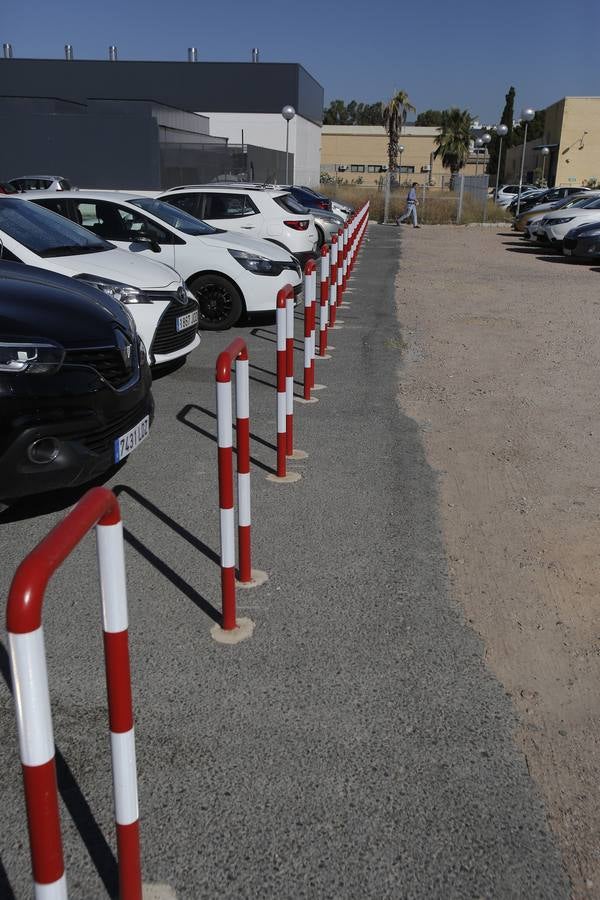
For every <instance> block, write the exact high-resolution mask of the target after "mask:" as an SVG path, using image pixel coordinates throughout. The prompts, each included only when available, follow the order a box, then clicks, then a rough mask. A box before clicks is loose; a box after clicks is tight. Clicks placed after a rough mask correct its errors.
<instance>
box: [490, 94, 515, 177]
mask: <svg viewBox="0 0 600 900" xmlns="http://www.w3.org/2000/svg"><path fill="white" fill-rule="evenodd" d="M514 117H515V89H514V87H510V88H509V89H508V93H507V94H506V96H505V97H504V109H503V110H502V115H501V116H500V122H499V123H498V124H501V125H506V127H507V128H508V132H507V135H506V137H505V138H504V140H503V142H502V159H501V161H500V181H499V184H503V183H504V161H505V159H506V150H507V149H508V148H509V147H512V146H513V119H514ZM499 149H500V138H499V137H498V135H497V134H496V132H495V131H494V132H493V134H492V140H491V142H490V146H489V154H490V157H489V161H488V167H487V170H488V173H490V174H493V175H495V174H496V172H497V170H498V153H499Z"/></svg>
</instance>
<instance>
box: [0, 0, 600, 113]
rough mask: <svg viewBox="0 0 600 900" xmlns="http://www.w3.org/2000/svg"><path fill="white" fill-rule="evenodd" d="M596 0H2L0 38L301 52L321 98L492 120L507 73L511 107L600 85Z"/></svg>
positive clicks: (220, 55) (151, 49) (169, 54)
mask: <svg viewBox="0 0 600 900" xmlns="http://www.w3.org/2000/svg"><path fill="white" fill-rule="evenodd" d="M598 34H600V3H599V2H598V0H571V2H568V0H560V2H558V0H545V2H540V0H535V2H516V0H505V2H504V3H494V4H493V5H492V4H490V3H489V2H482V0H480V2H479V3H477V2H473V0H471V2H468V3H467V2H466V0H455V2H454V3H441V2H439V0H429V2H425V3H418V2H411V3H400V2H398V0H396V2H391V0H370V2H365V0H360V2H359V0H346V2H344V0H337V2H331V0H324V2H318V3H317V2H313V0H302V2H299V0H297V2H295V3H294V4H293V5H292V4H290V3H282V2H281V0H279V2H275V0H254V2H248V0H246V2H240V0H230V2H222V3H201V2H197V0H196V2H190V0H170V2H168V3H164V2H162V3H154V2H152V0H144V2H142V0H101V2H99V3H97V2H91V0H87V2H86V0H56V2H54V3H49V2H47V0H37V2H32V0H19V2H17V0H3V2H2V4H1V7H0V41H2V42H5V41H9V42H11V43H12V44H13V46H14V53H15V56H21V57H43V58H52V57H55V58H58V57H61V56H62V55H63V46H64V44H65V43H71V44H73V46H74V48H75V55H76V56H77V57H79V58H88V59H94V58H96V59H101V58H105V57H106V56H107V48H108V45H109V44H113V43H114V44H116V45H117V46H118V48H119V57H120V58H121V59H185V58H186V56H187V48H188V47H189V46H196V47H198V53H199V58H200V59H205V60H211V61H213V60H223V61H229V60H246V59H249V58H250V51H251V48H252V47H259V48H260V52H261V60H263V61H265V62H266V61H270V62H280V61H283V62H299V63H302V65H304V66H305V68H306V69H308V71H309V72H310V73H311V74H312V75H314V76H315V78H316V79H317V80H318V81H320V83H321V84H322V85H323V87H324V89H325V98H326V102H328V101H329V100H332V99H335V98H337V97H340V98H342V99H344V100H346V101H348V100H351V99H356V100H363V101H366V102H374V101H376V100H380V99H385V98H387V97H388V96H389V95H390V94H392V93H393V92H394V90H395V89H397V88H401V89H403V90H405V91H407V93H408V94H409V96H410V98H411V99H412V101H413V103H414V105H415V106H416V107H417V109H418V110H424V109H427V108H438V109H439V108H445V107H447V106H451V105H456V106H460V107H463V108H467V109H469V110H470V111H471V113H472V114H473V115H477V116H479V117H480V119H481V121H483V122H495V121H496V120H497V119H498V118H499V116H500V113H501V111H502V107H503V105H504V95H505V93H506V91H507V89H508V87H509V86H510V85H511V84H514V85H515V87H516V89H517V100H516V104H515V110H516V111H517V112H518V110H519V109H520V108H521V106H523V105H525V106H533V107H534V108H542V107H544V106H547V105H548V104H549V103H552V102H553V101H555V100H558V99H560V97H563V96H565V95H581V96H600V66H599V65H598V62H597V58H598V49H597V45H598Z"/></svg>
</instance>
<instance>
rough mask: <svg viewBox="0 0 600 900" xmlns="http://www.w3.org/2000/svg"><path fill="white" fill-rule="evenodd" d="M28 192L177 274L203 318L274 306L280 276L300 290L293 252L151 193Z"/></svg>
mask: <svg viewBox="0 0 600 900" xmlns="http://www.w3.org/2000/svg"><path fill="white" fill-rule="evenodd" d="M27 199H28V200H31V201H33V202H34V203H37V204H39V205H40V206H44V207H46V209H51V210H53V211H54V212H58V213H60V214H61V215H64V216H66V217H67V218H69V219H71V220H73V221H74V222H79V223H81V224H82V225H83V226H84V227H85V228H87V229H88V230H89V231H91V232H93V233H94V234H96V235H98V236H99V237H102V238H105V239H106V240H109V241H111V243H113V244H115V245H116V246H117V247H120V248H122V249H124V250H130V251H132V252H133V253H136V254H138V255H139V256H148V257H150V258H153V259H159V260H161V261H162V262H166V263H168V265H170V266H173V268H175V269H176V270H177V271H178V272H179V274H180V275H181V276H182V278H183V279H184V281H185V282H186V285H187V287H188V289H189V290H190V291H191V292H192V294H193V295H194V297H195V298H196V300H197V301H198V305H199V316H200V325H201V327H203V328H206V329H209V330H216V329H223V328H229V327H230V326H231V325H234V324H235V323H236V322H237V321H238V320H239V318H240V316H241V315H242V314H243V313H244V312H249V313H254V312H273V311H274V310H275V308H276V305H277V293H278V291H279V289H280V288H282V287H283V286H284V285H285V284H288V283H289V284H291V285H292V286H293V287H294V290H295V292H296V295H298V294H299V293H300V292H301V290H302V273H301V271H300V265H299V263H298V261H297V260H296V259H294V257H293V256H292V255H291V254H290V253H289V252H288V251H287V250H284V249H283V248H281V247H278V246H276V245H275V244H272V243H269V242H267V241H263V240H259V239H257V238H252V237H246V235H244V234H236V233H234V232H233V231H223V230H219V229H216V228H213V227H212V226H211V225H207V224H206V222H201V221H200V220H198V219H195V218H194V217H193V216H190V215H189V214H188V213H187V212H184V211H183V210H182V209H179V208H178V207H176V206H171V205H170V204H168V203H164V202H163V201H161V200H155V199H153V198H152V197H136V196H135V195H128V194H123V193H120V192H110V191H84V190H80V191H73V192H72V193H71V192H67V193H61V194H54V195H52V196H48V194H37V193H36V194H28V195H27Z"/></svg>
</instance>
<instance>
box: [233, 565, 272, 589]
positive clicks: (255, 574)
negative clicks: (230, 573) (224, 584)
mask: <svg viewBox="0 0 600 900" xmlns="http://www.w3.org/2000/svg"><path fill="white" fill-rule="evenodd" d="M268 580H269V576H268V575H267V573H266V572H263V571H262V570H261V569H252V578H251V579H250V581H238V580H237V578H236V580H235V586H236V587H239V588H254V587H260V586H261V584H264V583H265V581H268Z"/></svg>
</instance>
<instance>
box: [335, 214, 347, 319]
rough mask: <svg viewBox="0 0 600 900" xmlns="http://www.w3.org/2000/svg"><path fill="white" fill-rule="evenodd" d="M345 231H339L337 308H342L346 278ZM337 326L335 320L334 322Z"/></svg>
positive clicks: (341, 229)
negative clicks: (343, 287) (343, 283)
mask: <svg viewBox="0 0 600 900" xmlns="http://www.w3.org/2000/svg"><path fill="white" fill-rule="evenodd" d="M344 252H345V247H344V229H343V228H340V230H339V231H338V259H337V269H336V273H337V278H336V282H337V284H336V294H335V304H336V306H340V305H341V303H342V280H343V278H344ZM334 324H335V320H334Z"/></svg>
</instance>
